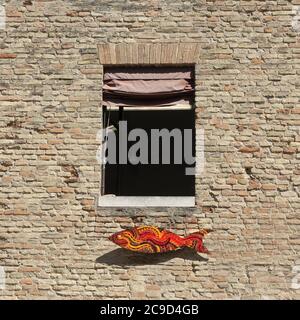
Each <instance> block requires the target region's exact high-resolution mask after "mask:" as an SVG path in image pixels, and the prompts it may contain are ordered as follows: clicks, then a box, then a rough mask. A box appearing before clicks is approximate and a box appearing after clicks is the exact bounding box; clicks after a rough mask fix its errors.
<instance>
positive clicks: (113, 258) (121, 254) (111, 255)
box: [96, 248, 208, 266]
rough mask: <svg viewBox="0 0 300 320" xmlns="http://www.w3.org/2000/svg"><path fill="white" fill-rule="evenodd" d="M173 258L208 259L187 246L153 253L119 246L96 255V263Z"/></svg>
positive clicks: (149, 262) (143, 262)
mask: <svg viewBox="0 0 300 320" xmlns="http://www.w3.org/2000/svg"><path fill="white" fill-rule="evenodd" d="M174 258H181V259H184V260H190V261H202V262H203V261H208V258H204V257H203V256H201V255H199V254H198V253H197V252H195V251H194V250H191V249H189V248H183V249H179V250H176V251H170V252H165V253H154V254H143V253H138V252H132V251H129V250H125V249H121V248H120V249H116V250H113V251H109V252H107V253H105V254H104V255H102V256H100V257H98V258H97V259H96V263H102V264H107V265H118V266H138V265H154V264H161V263H164V262H167V261H169V260H172V259H174Z"/></svg>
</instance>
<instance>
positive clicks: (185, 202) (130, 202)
mask: <svg viewBox="0 0 300 320" xmlns="http://www.w3.org/2000/svg"><path fill="white" fill-rule="evenodd" d="M98 206H99V207H181V208H183V207H184V208H186V207H194V206H195V197H159V196H158V197H117V196H114V195H104V196H100V197H99V198H98Z"/></svg>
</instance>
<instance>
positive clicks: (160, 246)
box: [109, 226, 211, 253]
mask: <svg viewBox="0 0 300 320" xmlns="http://www.w3.org/2000/svg"><path fill="white" fill-rule="evenodd" d="M210 231H211V230H208V229H203V230H199V231H198V232H194V233H191V234H190V235H188V236H186V237H181V236H178V235H177V234H175V233H173V232H171V231H168V230H161V229H159V228H156V227H153V226H141V227H134V228H132V229H126V230H123V231H119V232H116V233H114V234H113V235H111V236H110V237H109V240H111V241H112V242H114V243H115V244H117V245H119V246H120V247H122V248H124V249H128V250H131V251H135V252H141V253H162V252H168V251H174V250H178V249H180V248H184V247H189V248H192V249H194V250H195V251H197V252H201V253H209V252H208V250H207V249H206V248H205V247H204V246H203V237H204V236H205V235H206V234H208V233H209V232H210Z"/></svg>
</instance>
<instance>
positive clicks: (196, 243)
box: [184, 229, 212, 253]
mask: <svg viewBox="0 0 300 320" xmlns="http://www.w3.org/2000/svg"><path fill="white" fill-rule="evenodd" d="M211 231H212V230H210V229H202V230H199V231H197V232H193V233H191V234H189V235H188V236H186V237H185V238H184V246H186V247H188V248H192V249H194V250H196V251H197V252H201V253H209V251H208V250H207V248H205V246H204V245H203V238H204V236H205V235H207V234H208V233H209V232H211Z"/></svg>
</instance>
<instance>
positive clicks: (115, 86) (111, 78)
mask: <svg viewBox="0 0 300 320" xmlns="http://www.w3.org/2000/svg"><path fill="white" fill-rule="evenodd" d="M193 92H194V89H193V72H192V68H189V67H180V68H179V67H164V68H162V67H158V68H156V67H141V68H129V67H128V68H120V67H114V68H109V69H107V70H106V72H105V74H104V85H103V105H106V106H127V107H130V106H141V107H143V106H170V105H176V104H179V103H180V104H182V103H183V104H191V103H192V99H193Z"/></svg>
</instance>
